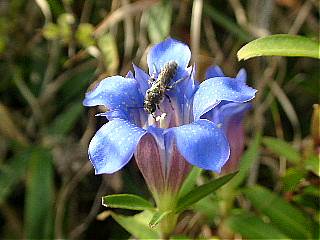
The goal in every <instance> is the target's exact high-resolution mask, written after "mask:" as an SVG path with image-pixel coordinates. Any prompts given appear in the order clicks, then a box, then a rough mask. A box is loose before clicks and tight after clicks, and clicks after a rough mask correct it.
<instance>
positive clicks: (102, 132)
mask: <svg viewBox="0 0 320 240" xmlns="http://www.w3.org/2000/svg"><path fill="white" fill-rule="evenodd" d="M190 57H191V52H190V49H189V47H188V46H187V45H185V44H183V43H181V42H179V41H177V40H174V39H171V38H168V39H167V40H165V41H163V42H161V43H159V44H157V45H155V46H154V47H153V48H152V49H151V50H150V52H149V54H148V56H147V63H148V67H149V74H147V73H146V72H144V71H143V70H142V69H140V68H139V67H137V66H135V65H134V66H133V68H134V73H132V72H129V73H128V74H127V76H126V77H121V76H112V77H108V78H106V79H104V80H102V81H101V82H100V83H99V84H98V86H97V87H96V88H95V89H94V90H93V91H91V92H89V93H87V94H86V97H85V99H84V101H83V104H84V105H85V106H96V105H104V106H105V107H106V108H107V109H108V111H107V112H106V113H102V114H100V115H101V116H105V117H106V118H107V119H108V120H109V122H108V123H106V124H105V125H104V126H102V127H101V128H100V129H99V130H98V131H97V133H96V134H95V136H94V137H93V139H92V140H91V142H90V145H89V158H90V160H91V162H92V164H93V166H94V168H95V171H96V174H102V173H113V172H115V171H118V170H119V169H121V168H122V167H123V166H125V165H126V164H127V163H128V162H129V160H130V159H131V158H132V156H133V154H135V158H136V161H137V163H138V166H139V168H140V170H141V172H142V174H143V175H144V177H145V179H146V181H147V183H148V185H149V187H150V188H151V190H152V191H153V190H154V191H156V189H157V188H174V187H179V186H180V185H181V183H182V182H183V180H184V177H185V176H186V173H187V172H188V171H189V170H190V164H191V165H195V166H198V167H200V168H203V169H207V170H212V171H215V172H220V171H221V168H222V167H223V166H224V164H225V163H226V161H227V160H228V159H229V156H230V145H229V142H228V139H227V136H226V129H227V128H228V124H229V122H230V121H228V119H231V117H232V116H234V115H235V113H237V112H238V113H240V112H244V111H245V110H244V109H245V108H246V107H244V106H245V105H243V104H244V103H245V102H248V101H250V100H251V99H253V98H254V96H255V93H256V90H255V89H253V88H250V87H248V86H247V85H246V83H245V73H244V71H240V73H239V74H238V76H237V77H236V78H235V79H234V78H229V77H225V76H224V74H223V73H222V71H221V70H220V69H219V68H217V67H215V68H210V69H209V70H208V73H207V78H208V79H207V80H205V81H204V82H202V83H201V84H199V83H198V82H197V81H196V80H195V77H194V76H195V71H194V68H193V67H189V66H188V64H189V61H190ZM169 61H175V62H176V63H177V64H178V67H177V71H176V74H175V75H174V77H173V79H172V81H171V85H172V86H174V87H173V88H172V89H170V90H168V91H167V92H166V93H167V94H168V97H164V99H163V101H162V102H161V104H160V109H157V111H156V113H155V114H156V115H157V116H160V115H161V114H162V113H165V116H164V115H162V117H159V119H157V120H155V119H154V118H153V116H152V115H150V114H148V113H147V112H146V111H145V110H144V109H143V104H144V98H145V95H146V91H147V90H148V89H149V88H150V87H151V86H150V85H149V83H148V80H149V79H150V76H154V77H155V78H157V76H158V75H159V73H160V72H161V70H162V69H163V67H164V66H165V65H166V64H167V63H168V62H169ZM175 82H177V84H176V85H175V84H174V83H175ZM240 106H242V107H240ZM241 109H242V110H241ZM170 179H171V180H170ZM172 181H173V182H174V181H176V183H175V184H172V183H171V182H172ZM161 182H162V183H161ZM170 184H171V185H175V186H169V185H170ZM160 185H161V186H160Z"/></svg>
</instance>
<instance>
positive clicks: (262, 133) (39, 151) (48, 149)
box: [0, 0, 320, 239]
mask: <svg viewBox="0 0 320 240" xmlns="http://www.w3.org/2000/svg"><path fill="white" fill-rule="evenodd" d="M276 33H290V34H299V35H304V36H308V37H311V38H315V39H317V40H319V39H318V36H319V2H318V1H316V0H305V1H304V0H241V1H240V0H228V1H223V0H216V1H205V0H204V1H202V0H194V1H192V0H183V1H159V0H136V1H133V0H131V1H130V0H79V1H75V0H29V1H23V0H1V1H0V72H1V81H0V238H38V239H39V238H40V239H41V238H70V239H108V238H113V239H115V238H129V237H130V236H131V235H132V234H133V235H134V236H136V237H138V238H141V237H143V236H145V235H141V234H145V233H146V232H145V228H144V221H143V220H144V219H143V218H142V217H141V216H139V215H136V216H135V217H133V218H130V217H128V218H124V217H123V216H122V215H120V214H124V215H129V216H130V215H133V214H136V213H137V212H128V211H123V210H122V211H115V212H112V213H111V212H110V211H105V210H107V209H106V208H105V207H103V206H101V197H102V196H104V195H108V194H112V193H135V194H140V195H143V196H144V197H146V198H150V196H149V194H148V191H147V189H146V187H145V184H144V182H143V179H142V177H141V175H140V173H139V172H138V170H137V167H136V166H135V163H134V161H131V163H130V164H129V165H128V166H127V167H125V168H124V170H123V171H121V172H118V173H116V174H113V175H103V176H95V175H94V172H93V169H92V166H91V164H90V162H89V161H88V158H87V146H88V143H89V141H90V139H91V137H92V136H93V134H94V133H95V132H96V130H97V129H98V128H99V127H100V126H101V125H102V124H103V123H104V121H105V120H104V119H103V118H101V117H95V116H94V115H95V114H96V113H97V112H100V111H101V110H103V109H94V108H91V109H85V108H84V107H83V106H82V104H81V102H82V99H83V98H84V94H85V92H86V90H87V88H88V87H89V85H90V84H91V83H93V82H94V81H97V80H101V79H103V78H104V77H106V76H109V75H115V74H121V75H125V74H126V73H127V72H128V70H130V69H131V68H132V65H131V64H132V62H133V63H135V64H137V65H140V66H142V67H143V68H144V69H146V53H147V52H148V49H149V48H150V46H151V45H152V44H154V43H157V42H159V41H161V40H163V39H165V38H166V37H167V36H169V35H170V36H172V37H174V38H177V39H180V40H182V41H184V42H186V43H188V44H189V45H190V46H191V49H192V53H193V62H196V63H197V66H198V70H199V73H198V78H199V79H200V81H201V80H203V76H204V71H205V69H206V68H207V67H208V66H210V65H213V64H218V65H220V66H221V67H222V68H223V69H224V71H225V73H226V74H227V75H230V76H235V74H236V72H237V71H238V70H239V69H240V68H241V67H244V68H245V69H246V70H247V71H248V78H249V80H248V81H249V84H250V85H252V86H254V87H255V88H256V89H258V90H259V92H258V95H257V97H256V99H255V101H254V108H253V110H252V111H251V113H250V114H248V116H247V118H246V119H245V122H244V125H245V127H246V132H247V144H246V145H247V150H246V152H245V154H244V156H243V158H242V160H241V165H240V172H239V174H238V175H237V177H235V178H234V179H232V181H231V182H229V183H228V184H227V185H226V186H224V188H222V189H221V190H219V191H218V192H217V193H216V194H212V195H210V196H209V197H207V198H205V199H203V200H201V201H200V202H199V203H197V204H196V205H195V207H194V208H193V209H190V210H189V211H187V212H186V213H185V214H183V215H182V217H181V221H180V223H179V224H178V226H177V229H176V232H175V234H176V235H177V236H185V237H187V236H188V237H189V238H197V237H202V238H213V237H217V238H221V239H230V238H231V239H232V238H237V239H239V238H241V237H242V238H246V239H257V238H269V239H270V238H303V239H305V238H310V239H311V238H318V237H319V235H318V233H319V228H318V226H319V197H320V192H319V184H320V181H319V155H318V154H319V149H320V136H319V118H320V117H319V114H320V110H319V105H315V104H316V103H317V102H318V101H319V92H320V91H319V61H318V60H316V59H309V58H284V57H262V58H253V59H250V60H247V61H245V62H244V61H241V62H238V61H237V57H236V56H237V55H236V53H237V51H238V50H239V49H240V48H241V46H243V45H244V44H245V43H247V42H249V41H250V40H253V39H255V38H258V37H262V36H266V35H269V34H276ZM313 112H314V114H313V117H312V113H313ZM195 176H197V177H196V179H197V181H196V182H197V184H201V183H205V182H207V181H208V180H210V179H212V178H213V177H214V175H213V174H212V173H211V172H202V173H200V172H199V171H196V172H195ZM110 214H111V215H112V216H113V218H112V217H111V216H110ZM114 219H116V221H117V222H119V223H120V224H121V225H122V226H124V228H126V229H127V230H124V229H123V228H122V227H121V226H120V225H119V224H118V223H117V222H116V221H115V220H114ZM126 220H127V221H126ZM126 223H128V224H127V225H126ZM130 226H131V228H130ZM132 226H133V227H132Z"/></svg>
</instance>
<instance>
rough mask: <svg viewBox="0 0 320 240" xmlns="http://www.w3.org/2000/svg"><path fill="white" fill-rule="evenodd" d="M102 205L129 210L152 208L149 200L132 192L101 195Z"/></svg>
mask: <svg viewBox="0 0 320 240" xmlns="http://www.w3.org/2000/svg"><path fill="white" fill-rule="evenodd" d="M102 205H103V206H105V207H110V208H122V209H131V210H145V209H152V208H153V206H152V204H151V203H150V202H149V201H147V200H145V199H143V198H142V197H140V196H137V195H134V194H114V195H109V196H105V197H102Z"/></svg>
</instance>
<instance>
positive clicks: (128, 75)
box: [126, 71, 134, 78]
mask: <svg viewBox="0 0 320 240" xmlns="http://www.w3.org/2000/svg"><path fill="white" fill-rule="evenodd" d="M126 78H134V75H133V73H132V72H131V71H129V72H128V73H127V75H126Z"/></svg>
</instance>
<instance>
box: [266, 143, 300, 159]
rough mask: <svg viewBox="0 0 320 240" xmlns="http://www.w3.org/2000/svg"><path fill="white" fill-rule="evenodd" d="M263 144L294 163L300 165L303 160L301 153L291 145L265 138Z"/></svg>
mask: <svg viewBox="0 0 320 240" xmlns="http://www.w3.org/2000/svg"><path fill="white" fill-rule="evenodd" d="M263 143H264V144H265V145H266V146H267V147H268V148H269V149H270V150H271V151H272V152H274V153H275V154H277V155H278V156H281V157H285V158H287V159H288V160H289V161H290V162H292V163H298V162H299V160H300V159H301V156H300V154H299V152H298V151H297V150H296V149H294V148H293V146H291V145H290V144H289V143H287V142H285V141H283V140H281V139H278V138H272V137H264V138H263Z"/></svg>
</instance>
